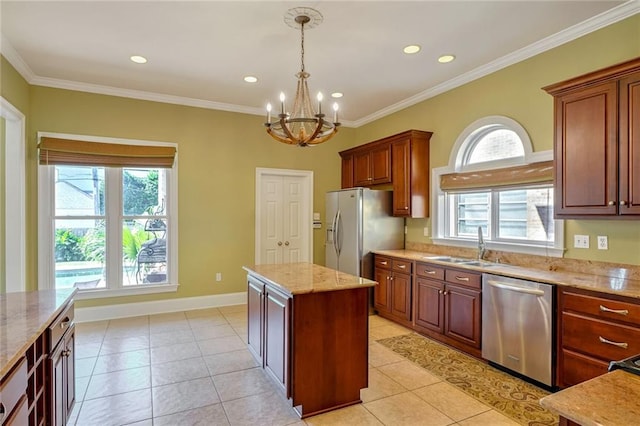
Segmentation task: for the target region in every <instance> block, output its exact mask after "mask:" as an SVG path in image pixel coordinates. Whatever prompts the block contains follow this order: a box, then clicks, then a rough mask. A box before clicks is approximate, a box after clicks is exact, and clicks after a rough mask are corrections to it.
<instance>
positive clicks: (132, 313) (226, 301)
mask: <svg viewBox="0 0 640 426" xmlns="http://www.w3.org/2000/svg"><path fill="white" fill-rule="evenodd" d="M246 303H247V293H246V292H239V293H225V294H214V295H210V296H199V297H180V298H177V299H167V300H154V301H149V302H138V303H123V304H119V305H106V306H92V307H87V308H76V309H75V315H74V316H75V318H74V320H75V322H77V323H82V322H90V321H104V320H111V319H117V318H128V317H137V316H140V315H154V314H162V313H167V312H180V311H191V310H194V309H205V308H217V307H220V306H230V305H244V304H246Z"/></svg>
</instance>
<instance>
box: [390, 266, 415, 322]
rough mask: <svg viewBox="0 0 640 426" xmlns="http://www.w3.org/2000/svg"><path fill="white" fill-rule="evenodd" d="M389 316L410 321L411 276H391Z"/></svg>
mask: <svg viewBox="0 0 640 426" xmlns="http://www.w3.org/2000/svg"><path fill="white" fill-rule="evenodd" d="M391 314H393V315H395V316H397V317H399V318H402V319H404V320H407V321H411V275H407V274H398V273H396V272H394V273H393V275H392V276H391Z"/></svg>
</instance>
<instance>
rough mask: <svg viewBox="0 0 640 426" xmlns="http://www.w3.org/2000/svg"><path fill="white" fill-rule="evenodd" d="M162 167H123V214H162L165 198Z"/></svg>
mask: <svg viewBox="0 0 640 426" xmlns="http://www.w3.org/2000/svg"><path fill="white" fill-rule="evenodd" d="M165 174H166V171H165V170H164V169H123V170H122V206H123V213H124V215H125V216H140V215H144V214H163V213H164V209H165V206H164V201H165V199H166V189H167V186H166V184H165V182H166V178H165Z"/></svg>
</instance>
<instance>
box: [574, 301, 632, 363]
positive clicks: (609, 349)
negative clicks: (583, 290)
mask: <svg viewBox="0 0 640 426" xmlns="http://www.w3.org/2000/svg"><path fill="white" fill-rule="evenodd" d="M562 346H563V347H564V348H568V349H574V350H577V351H580V352H583V353H585V354H588V355H591V356H593V357H595V358H600V359H602V360H604V361H613V360H619V359H623V358H628V357H630V356H632V355H636V354H638V353H640V329H638V328H635V327H630V326H628V325H623V324H614V323H612V322H608V321H602V320H599V319H595V318H589V317H585V316H582V315H578V314H573V313H569V312H563V313H562Z"/></svg>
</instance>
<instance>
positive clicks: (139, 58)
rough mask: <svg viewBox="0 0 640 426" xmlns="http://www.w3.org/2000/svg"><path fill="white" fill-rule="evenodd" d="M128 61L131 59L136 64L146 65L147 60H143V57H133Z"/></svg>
mask: <svg viewBox="0 0 640 426" xmlns="http://www.w3.org/2000/svg"><path fill="white" fill-rule="evenodd" d="M129 59H131V60H132V61H133V62H135V63H136V64H146V63H147V58H145V57H144V56H139V55H133V56H132V57H131V58H129Z"/></svg>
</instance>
